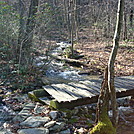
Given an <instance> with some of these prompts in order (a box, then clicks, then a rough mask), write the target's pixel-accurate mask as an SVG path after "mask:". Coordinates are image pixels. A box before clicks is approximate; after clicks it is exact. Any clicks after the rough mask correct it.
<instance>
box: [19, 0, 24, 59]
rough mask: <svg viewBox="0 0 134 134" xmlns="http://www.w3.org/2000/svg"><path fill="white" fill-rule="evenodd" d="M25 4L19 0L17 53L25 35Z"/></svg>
mask: <svg viewBox="0 0 134 134" xmlns="http://www.w3.org/2000/svg"><path fill="white" fill-rule="evenodd" d="M24 7H25V5H24V3H23V1H22V0H19V15H20V19H19V22H20V26H19V35H18V46H19V48H18V49H17V51H18V52H17V54H18V53H19V51H21V47H22V43H23V41H24V37H25V19H24V15H25V13H24V12H25V8H24ZM17 59H19V57H17Z"/></svg>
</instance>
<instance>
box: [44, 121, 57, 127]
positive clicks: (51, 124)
mask: <svg viewBox="0 0 134 134" xmlns="http://www.w3.org/2000/svg"><path fill="white" fill-rule="evenodd" d="M55 123H56V121H50V122H48V123H46V124H45V125H44V127H45V128H50V127H52V126H54V125H55Z"/></svg>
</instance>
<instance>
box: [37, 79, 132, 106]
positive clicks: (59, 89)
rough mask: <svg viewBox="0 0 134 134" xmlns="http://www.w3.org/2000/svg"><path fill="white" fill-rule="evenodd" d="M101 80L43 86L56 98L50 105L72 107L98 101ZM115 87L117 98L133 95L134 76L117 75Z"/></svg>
mask: <svg viewBox="0 0 134 134" xmlns="http://www.w3.org/2000/svg"><path fill="white" fill-rule="evenodd" d="M101 81H102V79H91V80H85V81H79V82H75V83H74V82H71V83H67V84H65V83H62V84H52V85H47V86H43V89H44V90H45V91H46V92H47V93H48V94H49V95H50V96H51V97H52V98H54V100H52V101H50V105H51V106H53V107H54V108H72V107H75V106H79V105H85V104H91V103H96V102H97V99H98V96H99V93H100V87H101ZM115 88H116V93H117V98H120V97H125V96H130V95H131V96H133V95H134V76H124V77H116V78H115ZM44 98H45V97H44ZM39 99H40V100H42V101H43V97H39ZM44 101H45V100H44Z"/></svg>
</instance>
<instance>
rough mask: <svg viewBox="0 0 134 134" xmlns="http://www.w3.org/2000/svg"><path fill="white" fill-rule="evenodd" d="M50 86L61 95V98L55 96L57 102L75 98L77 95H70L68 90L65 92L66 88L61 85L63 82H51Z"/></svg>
mask: <svg viewBox="0 0 134 134" xmlns="http://www.w3.org/2000/svg"><path fill="white" fill-rule="evenodd" d="M51 86H52V88H54V89H55V90H56V91H58V92H59V94H60V95H61V96H62V99H61V98H59V99H58V98H57V101H58V102H61V100H62V101H72V100H76V99H77V98H78V97H76V96H72V95H70V94H69V93H68V92H66V90H67V89H65V87H64V86H63V84H52V85H51Z"/></svg>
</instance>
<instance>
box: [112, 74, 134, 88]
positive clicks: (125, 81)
mask: <svg viewBox="0 0 134 134" xmlns="http://www.w3.org/2000/svg"><path fill="white" fill-rule="evenodd" d="M115 81H117V82H119V83H122V85H125V86H134V76H123V77H116V78H115Z"/></svg>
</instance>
